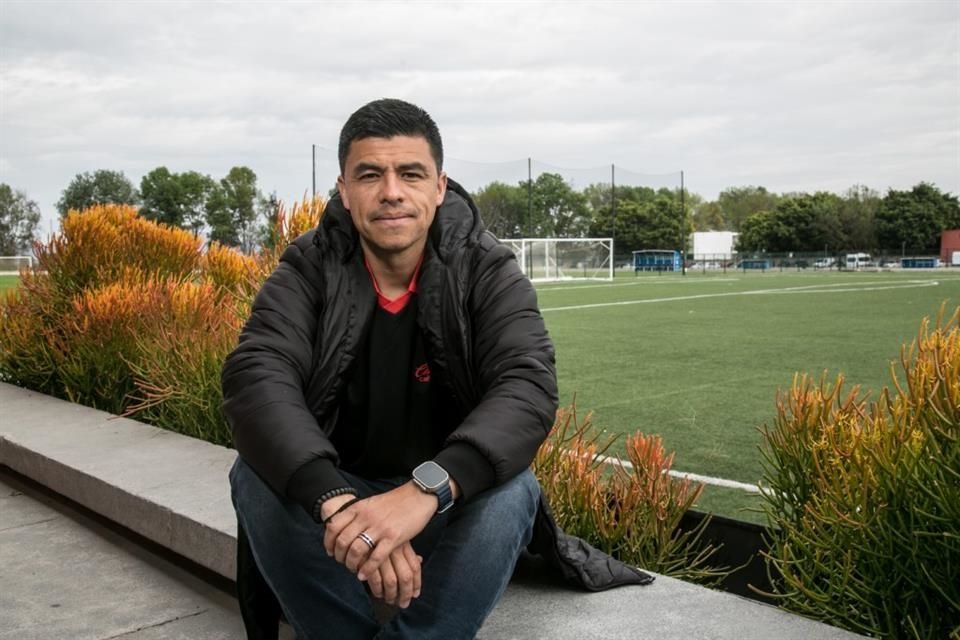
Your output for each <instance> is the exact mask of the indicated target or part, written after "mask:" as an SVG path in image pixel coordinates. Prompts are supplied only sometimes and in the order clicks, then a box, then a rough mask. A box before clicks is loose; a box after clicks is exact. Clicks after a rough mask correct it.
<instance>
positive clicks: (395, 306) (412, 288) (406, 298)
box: [363, 254, 423, 315]
mask: <svg viewBox="0 0 960 640" xmlns="http://www.w3.org/2000/svg"><path fill="white" fill-rule="evenodd" d="M363 264H364V266H366V268H367V273H369V274H370V282H372V283H373V290H374V291H376V292H377V304H379V305H380V308H381V309H383V310H384V311H386V312H387V313H391V314H394V315H396V314H398V313H400V312H401V311H403V310H404V308H405V307H406V306H407V303H408V302H410V298H411V297H412V296H413V294H415V293H416V292H417V280H418V279H419V277H420V265H422V264H423V255H422V254H421V256H420V259H419V260H418V261H417V266H416V268H414V270H413V277H411V278H410V284H408V285H407V290H406V292H404V293H403V294H402V295H401V296H400V297H399V298H394V299H393V300H391V299H390V298H388V297H387V296H385V295H383V291H381V290H380V285H379V284H377V279H376V278H375V277H374V275H373V269H371V268H370V263H369V262H368V261H367V256H363Z"/></svg>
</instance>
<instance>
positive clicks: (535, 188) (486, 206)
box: [313, 146, 683, 268]
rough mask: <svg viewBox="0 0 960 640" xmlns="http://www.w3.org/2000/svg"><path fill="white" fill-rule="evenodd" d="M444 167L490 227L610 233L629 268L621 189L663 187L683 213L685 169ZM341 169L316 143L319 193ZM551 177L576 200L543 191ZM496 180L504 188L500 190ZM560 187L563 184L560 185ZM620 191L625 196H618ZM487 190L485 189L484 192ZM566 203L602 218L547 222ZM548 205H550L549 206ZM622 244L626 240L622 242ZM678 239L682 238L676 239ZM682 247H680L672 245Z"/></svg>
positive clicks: (534, 163)
mask: <svg viewBox="0 0 960 640" xmlns="http://www.w3.org/2000/svg"><path fill="white" fill-rule="evenodd" d="M443 168H444V171H445V172H446V173H447V175H448V176H449V177H450V178H451V179H452V180H455V181H456V182H457V183H459V184H460V185H461V186H462V187H463V188H464V189H466V190H467V191H468V192H470V193H471V194H472V195H474V196H478V194H484V195H481V197H475V200H476V201H477V206H478V207H479V209H480V214H481V216H482V217H483V220H484V222H485V223H486V224H487V226H488V228H490V229H491V230H492V231H494V233H495V234H497V235H498V236H499V237H501V238H554V237H565V238H585V237H604V238H607V237H609V238H612V241H613V256H614V257H613V259H612V262H613V263H614V264H616V265H618V266H619V267H623V268H626V267H627V266H628V265H629V264H630V261H631V251H632V250H633V249H635V248H636V247H626V246H623V247H621V246H618V242H617V232H616V225H615V223H614V221H615V220H616V218H617V211H618V206H622V204H623V199H622V194H623V190H625V189H628V188H646V189H651V190H652V191H654V192H658V191H660V190H662V189H665V190H667V192H669V193H670V197H671V198H674V199H675V210H676V214H677V216H678V217H679V216H682V215H683V213H682V208H681V202H680V198H681V195H680V191H681V183H682V178H681V172H680V171H672V172H666V173H645V172H641V171H636V170H633V169H628V168H625V167H621V166H619V165H616V164H607V165H601V166H594V167H579V168H578V167H570V166H563V165H559V164H551V163H548V162H543V161H541V160H538V159H536V158H518V159H516V160H509V161H504V162H481V161H476V160H466V159H462V158H456V157H449V156H448V157H446V158H444V167H443ZM339 173H340V168H339V164H338V162H337V152H336V150H335V149H331V148H327V147H321V146H315V147H314V173H313V176H314V179H313V181H314V184H315V185H316V187H315V189H316V193H317V194H318V195H327V194H328V193H329V192H330V190H331V188H333V187H334V186H335V184H336V178H337V175H338V174H339ZM549 176H559V177H560V179H561V180H560V181H561V182H562V183H564V184H565V185H566V186H567V187H568V188H569V190H570V191H572V192H574V193H575V194H577V196H576V198H579V200H578V203H579V204H577V203H571V202H569V201H565V200H563V197H564V195H565V194H558V193H556V192H557V191H558V190H557V189H554V191H553V192H551V194H550V195H555V196H556V199H554V200H551V199H550V198H549V197H547V195H545V191H546V190H547V189H549V188H550V186H551V184H553V185H555V184H556V181H551V180H548V179H547V177H549ZM497 185H503V186H505V187H506V188H504V189H499V190H498V189H496V186H497ZM560 190H562V189H560ZM618 190H621V195H620V196H619V197H618ZM484 192H485V193H484ZM564 206H567V207H570V208H571V209H572V208H574V207H575V206H584V207H586V210H587V211H589V212H590V214H592V217H593V218H596V216H597V214H602V216H603V220H605V221H607V222H605V223H602V224H601V225H600V226H599V227H598V225H597V224H593V225H592V226H587V225H586V224H583V225H581V226H576V221H573V222H569V221H563V222H564V223H567V222H569V226H568V227H565V228H559V226H558V224H554V225H553V226H545V225H544V224H543V221H544V219H546V218H549V217H550V216H554V217H555V218H556V217H558V216H560V217H562V216H563V215H564V213H565V212H564V211H562V210H559V209H562V207H564ZM548 209H549V210H548ZM621 244H622V243H621ZM678 244H679V241H678ZM670 248H672V249H681V247H680V246H676V247H670Z"/></svg>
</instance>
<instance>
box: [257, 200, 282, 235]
mask: <svg viewBox="0 0 960 640" xmlns="http://www.w3.org/2000/svg"><path fill="white" fill-rule="evenodd" d="M281 206H282V204H281V202H280V198H279V197H277V192H276V191H271V192H270V195H268V196H260V197H259V198H257V212H258V213H257V217H258V218H259V219H261V220H263V223H262V224H261V225H260V228H259V229H258V231H257V236H258V239H257V241H258V243H259V244H260V246H261V247H264V248H265V249H273V248H274V247H276V246H277V243H278V242H280V229H279V228H278V225H277V222H278V216H279V213H280V207H281Z"/></svg>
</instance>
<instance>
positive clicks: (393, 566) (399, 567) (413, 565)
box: [367, 542, 423, 609]
mask: <svg viewBox="0 0 960 640" xmlns="http://www.w3.org/2000/svg"><path fill="white" fill-rule="evenodd" d="M422 562H423V558H421V557H420V556H418V555H417V554H416V552H415V551H414V550H413V546H411V544H410V543H409V542H405V543H403V544H402V545H400V547H398V548H397V549H396V550H395V551H394V552H393V553H391V554H390V556H389V557H388V558H387V559H386V560H385V561H384V562H383V563H382V564H381V565H380V567H379V568H377V570H376V571H374V572H373V573H372V574H370V578H369V579H368V580H367V584H369V585H370V592H371V593H372V594H373V595H374V597H376V598H380V599H381V600H383V601H384V602H386V603H387V604H391V605H395V606H399V607H400V608H401V609H406V608H407V607H409V606H410V601H411V600H412V599H413V598H418V597H420V583H421V574H420V564H421V563H422Z"/></svg>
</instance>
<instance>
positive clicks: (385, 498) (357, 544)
mask: <svg viewBox="0 0 960 640" xmlns="http://www.w3.org/2000/svg"><path fill="white" fill-rule="evenodd" d="M338 497H342V496H338ZM348 498H349V497H348ZM331 500H333V498H331V499H330V500H328V501H327V502H324V503H323V506H322V507H321V513H322V514H323V515H324V517H327V515H326V514H325V513H323V512H325V511H327V503H328V502H330V501H331ZM343 502H346V500H343V501H341V502H339V503H338V504H337V506H336V507H334V505H331V506H330V509H329V513H333V512H334V511H336V509H337V508H339V505H342V504H343ZM436 511H437V498H436V496H432V495H429V494H426V493H423V492H422V491H420V489H418V488H417V487H416V485H414V484H413V482H407V483H406V484H403V485H400V486H399V487H397V488H396V489H393V490H391V491H388V492H386V493H381V494H379V495H375V496H372V497H370V498H366V499H364V500H360V501H359V502H356V503H354V504H352V505H350V506H349V507H347V508H346V509H344V510H343V511H342V512H341V513H338V514H337V515H336V516H334V517H333V519H332V520H331V521H330V523H329V524H328V525H327V528H326V532H325V533H324V536H323V546H324V548H325V549H326V551H327V554H329V555H332V556H333V557H334V558H336V560H337V562H339V563H341V564H342V565H344V566H345V567H347V569H349V570H350V571H352V572H354V573H356V574H357V578H358V579H360V580H362V581H367V580H371V589H372V588H373V583H372V581H373V580H379V581H380V583H381V585H382V584H383V581H384V577H387V578H390V581H391V582H392V578H391V575H390V574H391V570H392V573H394V574H396V572H397V568H398V566H400V570H401V571H402V572H405V571H406V569H405V568H404V567H403V566H402V565H403V564H404V561H403V560H401V559H400V558H404V559H406V562H405V564H406V565H407V567H409V566H410V565H411V564H412V563H411V562H410V558H409V557H408V555H407V553H406V551H404V550H402V549H401V548H402V547H403V546H404V545H408V544H409V542H410V540H412V539H413V538H414V536H416V535H417V534H418V533H420V532H421V531H423V529H424V528H425V527H426V526H427V523H428V522H430V519H431V518H432V517H433V514H434V513H436ZM361 533H365V534H366V535H367V536H369V538H370V539H371V540H373V543H374V546H373V548H372V549H371V548H370V546H369V545H368V544H367V543H366V542H364V541H363V540H362V539H361V538H359V535H360V534H361ZM397 550H401V553H400V554H399V555H398V556H397V564H394V562H393V560H394V552H396V551H397ZM411 551H412V548H411ZM414 556H415V554H414ZM387 559H390V564H391V568H390V569H387V568H384V570H383V572H380V568H381V565H383V564H384V562H385V561H386V560H387ZM415 566H416V567H417V573H418V574H419V562H417V563H416V565H415ZM376 572H380V573H379V577H378V578H376V579H375V578H373V575H374V573H376ZM418 577H419V576H418ZM411 584H412V583H411ZM398 593H399V592H398ZM411 593H412V590H411Z"/></svg>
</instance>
